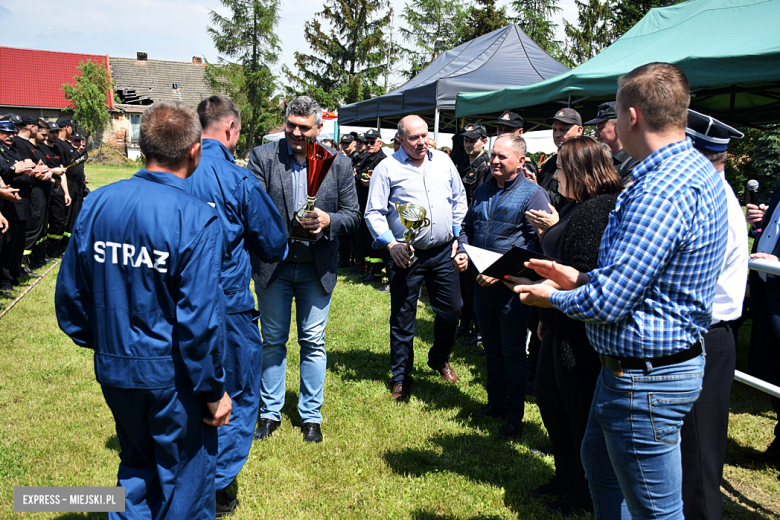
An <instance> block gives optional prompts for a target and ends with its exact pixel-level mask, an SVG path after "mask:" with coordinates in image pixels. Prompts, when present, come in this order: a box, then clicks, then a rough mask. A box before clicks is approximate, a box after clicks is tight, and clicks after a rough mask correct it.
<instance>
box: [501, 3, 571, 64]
mask: <svg viewBox="0 0 780 520" xmlns="http://www.w3.org/2000/svg"><path fill="white" fill-rule="evenodd" d="M512 7H513V8H514V10H515V12H517V18H515V23H516V24H517V25H518V26H519V27H520V29H522V30H523V32H524V33H525V34H527V35H528V37H529V38H531V39H532V40H533V41H534V42H536V44H537V45H538V46H539V47H541V48H542V49H543V50H544V51H545V52H546V53H547V54H549V55H550V56H552V57H553V58H556V59H560V58H561V51H562V50H563V49H562V43H561V42H559V41H557V40H556V39H555V30H556V29H557V28H558V24H556V23H553V21H552V17H553V16H554V15H556V14H557V13H559V12H561V8H560V7H558V0H514V2H512Z"/></svg>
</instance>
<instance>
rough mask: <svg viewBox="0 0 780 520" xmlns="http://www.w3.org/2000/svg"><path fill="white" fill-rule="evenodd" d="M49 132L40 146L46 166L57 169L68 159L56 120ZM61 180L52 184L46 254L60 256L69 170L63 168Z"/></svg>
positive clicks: (67, 195)
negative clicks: (63, 149) (60, 142)
mask: <svg viewBox="0 0 780 520" xmlns="http://www.w3.org/2000/svg"><path fill="white" fill-rule="evenodd" d="M48 127H49V133H48V135H47V136H46V141H45V142H44V143H42V144H39V145H38V147H39V148H40V149H41V151H42V152H43V154H44V156H45V157H46V166H48V167H49V168H51V169H52V171H55V170H56V169H57V168H63V167H64V166H66V164H65V163H66V160H65V158H64V157H63V156H62V154H63V151H62V147H61V146H59V144H58V142H59V138H60V136H59V134H60V127H59V126H58V125H57V123H56V122H53V123H48ZM61 172H62V173H61V175H60V177H59V181H58V182H55V183H54V184H52V186H51V191H50V192H49V226H48V230H47V232H46V255H47V256H50V257H54V256H60V255H61V254H62V253H63V252H64V250H63V249H62V248H61V245H62V233H63V232H64V231H65V226H66V225H67V223H68V215H69V214H70V203H71V198H70V191H69V190H68V179H67V170H65V169H64V168H63V169H62V170H61Z"/></svg>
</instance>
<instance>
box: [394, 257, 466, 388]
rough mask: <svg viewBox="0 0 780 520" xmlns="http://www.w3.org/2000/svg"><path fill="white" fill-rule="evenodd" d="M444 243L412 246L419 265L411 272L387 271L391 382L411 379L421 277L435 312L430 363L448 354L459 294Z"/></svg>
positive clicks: (454, 325) (456, 315)
mask: <svg viewBox="0 0 780 520" xmlns="http://www.w3.org/2000/svg"><path fill="white" fill-rule="evenodd" d="M451 250H452V246H451V245H450V244H449V243H447V244H444V245H442V246H438V247H435V248H432V249H428V250H426V251H423V250H416V251H415V254H416V255H417V257H418V258H419V262H420V266H419V267H418V268H417V271H415V272H414V273H413V274H412V275H410V276H409V277H406V276H405V275H404V273H397V272H395V271H394V270H391V271H390V365H391V368H392V371H393V379H392V384H394V385H395V384H398V383H403V382H404V381H405V380H410V379H411V376H410V374H411V372H412V368H413V366H414V345H413V342H414V325H415V320H416V318H417V297H418V295H419V294H420V286H421V284H422V282H423V280H425V287H426V288H427V289H428V297H429V298H430V302H431V308H432V309H433V311H434V312H435V313H436V318H435V319H434V322H433V346H432V347H431V349H430V351H429V352H428V362H429V363H430V364H431V365H441V364H443V363H446V362H447V361H448V360H449V358H450V352H452V346H453V345H454V343H455V331H456V329H457V327H458V313H459V312H460V308H461V306H462V305H463V302H462V301H461V298H460V282H459V276H458V272H457V271H456V270H455V266H453V265H452V259H451V258H450V252H451Z"/></svg>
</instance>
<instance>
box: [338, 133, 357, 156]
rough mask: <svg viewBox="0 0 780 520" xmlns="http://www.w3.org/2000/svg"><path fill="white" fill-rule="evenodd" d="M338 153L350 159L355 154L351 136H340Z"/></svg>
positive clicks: (353, 139) (352, 136) (353, 138)
mask: <svg viewBox="0 0 780 520" xmlns="http://www.w3.org/2000/svg"><path fill="white" fill-rule="evenodd" d="M339 142H340V144H341V147H340V151H341V153H343V154H344V155H346V156H347V157H349V158H350V159H351V158H352V154H353V153H355V136H354V135H352V134H344V135H342V136H341V141H339Z"/></svg>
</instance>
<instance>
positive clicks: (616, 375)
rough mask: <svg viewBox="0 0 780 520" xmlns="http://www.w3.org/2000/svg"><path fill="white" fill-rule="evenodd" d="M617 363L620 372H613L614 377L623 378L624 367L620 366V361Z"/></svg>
mask: <svg viewBox="0 0 780 520" xmlns="http://www.w3.org/2000/svg"><path fill="white" fill-rule="evenodd" d="M616 361H617V364H618V366H619V367H620V368H619V369H618V370H613V371H612V375H614V376H615V377H623V367H622V366H621V365H620V360H619V359H618V360H616Z"/></svg>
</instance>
